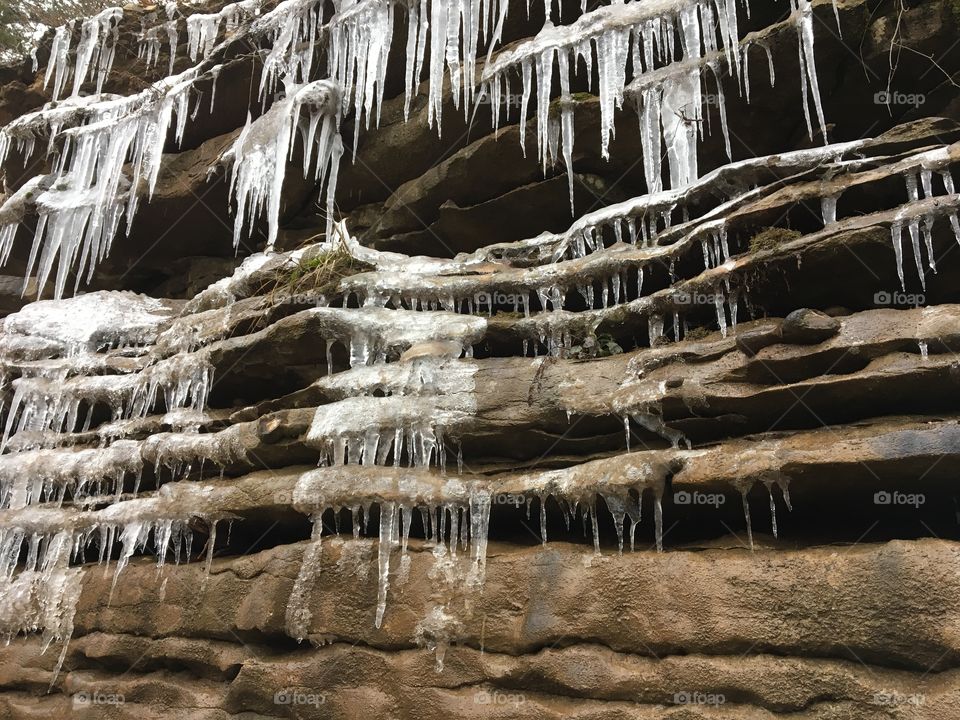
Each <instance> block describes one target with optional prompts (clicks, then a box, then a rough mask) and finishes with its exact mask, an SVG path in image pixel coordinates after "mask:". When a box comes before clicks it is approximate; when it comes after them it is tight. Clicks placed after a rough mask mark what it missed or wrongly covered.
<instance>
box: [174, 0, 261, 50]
mask: <svg viewBox="0 0 960 720" xmlns="http://www.w3.org/2000/svg"><path fill="white" fill-rule="evenodd" d="M260 5H261V0H242V1H241V2H235V3H230V4H229V5H224V6H223V7H222V8H221V9H220V10H219V12H215V13H210V14H201V13H195V14H193V15H190V16H189V17H187V55H189V57H190V59H191V60H192V61H194V62H196V61H197V57H198V56H200V57H202V58H203V59H204V60H206V59H207V58H208V57H209V56H210V54H211V53H212V52H213V49H214V48H215V47H216V46H217V36H218V34H219V32H220V25H221V24H223V26H224V30H223V34H224V36H226V37H227V38H229V37H230V36H232V35H233V33H234V32H236V30H237V29H238V28H239V27H240V26H241V22H242V20H243V19H244V18H252V17H255V16H256V15H258V14H259V13H260Z"/></svg>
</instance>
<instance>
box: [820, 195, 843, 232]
mask: <svg viewBox="0 0 960 720" xmlns="http://www.w3.org/2000/svg"><path fill="white" fill-rule="evenodd" d="M838 200H839V196H838V195H831V196H829V197H825V198H821V200H820V205H821V214H822V216H823V225H824V227H827V226H828V225H833V224H835V223H836V222H837V201H838Z"/></svg>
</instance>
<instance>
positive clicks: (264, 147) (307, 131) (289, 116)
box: [223, 80, 343, 250]
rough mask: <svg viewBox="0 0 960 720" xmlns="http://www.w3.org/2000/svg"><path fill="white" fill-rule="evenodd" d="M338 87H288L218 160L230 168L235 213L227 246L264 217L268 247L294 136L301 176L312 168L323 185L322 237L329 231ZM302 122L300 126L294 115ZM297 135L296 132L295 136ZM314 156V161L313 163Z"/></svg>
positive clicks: (339, 149) (337, 148) (338, 145)
mask: <svg viewBox="0 0 960 720" xmlns="http://www.w3.org/2000/svg"><path fill="white" fill-rule="evenodd" d="M340 105H341V101H340V88H339V87H338V86H337V85H336V84H335V83H333V82H331V81H329V80H317V81H315V82H312V83H309V84H307V85H303V86H295V85H293V84H288V85H287V87H286V97H285V98H284V99H283V100H280V101H278V102H275V103H274V104H273V105H272V106H271V107H270V109H269V110H268V111H267V112H266V113H264V114H263V115H261V116H260V117H259V118H257V120H255V121H253V122H251V121H250V118H249V116H248V118H247V124H246V126H244V128H243V131H242V132H241V133H240V136H239V137H238V138H237V140H236V142H235V143H234V144H233V146H232V147H231V148H230V150H229V151H228V152H227V153H226V155H225V157H224V158H223V162H226V163H232V167H233V169H232V173H231V176H230V191H231V194H232V195H233V196H234V197H235V199H236V203H237V208H236V216H235V220H234V229H233V243H234V246H236V245H239V243H240V237H241V235H242V233H243V227H244V224H249V225H250V226H252V225H253V224H254V221H255V220H256V218H257V217H259V216H260V215H262V214H265V215H266V217H267V223H268V231H267V249H268V250H270V249H272V248H273V244H274V242H275V241H276V239H277V232H278V231H279V222H280V205H281V199H282V194H283V178H284V174H285V172H286V167H287V159H288V158H289V157H292V155H293V151H294V145H295V141H296V138H297V136H298V135H299V136H300V138H301V140H302V152H303V173H304V175H308V174H309V171H310V166H311V163H313V164H314V166H315V170H314V179H315V180H316V182H317V184H318V185H320V186H323V184H324V183H326V185H327V205H326V210H327V232H328V234H329V232H330V228H332V226H333V199H334V194H335V193H336V189H337V171H338V168H339V166H340V156H341V155H342V154H343V142H342V141H341V139H340V131H339V125H340ZM301 111H303V112H304V114H305V115H306V118H305V119H304V121H303V122H301V117H300V113H301ZM298 130H299V133H298ZM318 131H319V132H318ZM314 156H316V157H315V158H314Z"/></svg>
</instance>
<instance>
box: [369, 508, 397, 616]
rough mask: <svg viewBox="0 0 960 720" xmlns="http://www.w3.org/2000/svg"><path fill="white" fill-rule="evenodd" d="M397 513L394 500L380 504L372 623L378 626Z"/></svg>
mask: <svg viewBox="0 0 960 720" xmlns="http://www.w3.org/2000/svg"><path fill="white" fill-rule="evenodd" d="M397 514H398V508H397V504H396V503H395V502H384V503H381V504H380V543H379V548H378V550H377V558H378V559H377V564H378V566H379V578H380V579H379V586H378V587H379V589H378V590H377V616H376V620H375V621H374V624H375V625H376V626H377V627H378V628H379V627H380V626H381V624H382V623H383V613H384V611H385V610H386V609H387V589H388V588H389V587H390V553H392V552H393V549H394V548H395V547H396V545H397V529H398V528H397Z"/></svg>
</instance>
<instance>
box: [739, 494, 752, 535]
mask: <svg viewBox="0 0 960 720" xmlns="http://www.w3.org/2000/svg"><path fill="white" fill-rule="evenodd" d="M748 491H749V488H748V487H743V488H740V498H741V500H742V501H743V517H744V519H745V520H746V522H747V542H748V543H749V545H750V550H753V526H752V525H751V524H750V503H749V502H748V501H747V492H748Z"/></svg>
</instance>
